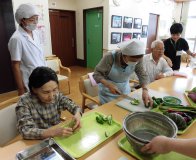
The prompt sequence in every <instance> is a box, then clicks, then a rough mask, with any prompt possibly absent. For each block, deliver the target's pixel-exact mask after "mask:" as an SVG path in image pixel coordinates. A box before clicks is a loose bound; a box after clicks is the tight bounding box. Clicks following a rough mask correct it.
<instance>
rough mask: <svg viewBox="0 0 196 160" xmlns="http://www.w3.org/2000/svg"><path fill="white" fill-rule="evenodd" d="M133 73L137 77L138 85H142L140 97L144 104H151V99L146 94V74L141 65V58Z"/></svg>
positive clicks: (147, 81)
mask: <svg viewBox="0 0 196 160" xmlns="http://www.w3.org/2000/svg"><path fill="white" fill-rule="evenodd" d="M135 73H136V74H137V76H138V78H139V82H140V85H141V87H142V99H143V101H144V104H145V106H149V103H150V106H152V99H151V97H150V96H149V94H148V89H147V84H148V83H149V80H148V75H147V73H146V72H145V70H144V67H143V59H141V60H140V61H139V62H138V64H137V65H136V66H135Z"/></svg>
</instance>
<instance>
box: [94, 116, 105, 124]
mask: <svg viewBox="0 0 196 160" xmlns="http://www.w3.org/2000/svg"><path fill="white" fill-rule="evenodd" d="M96 121H97V122H98V123H100V124H103V123H104V121H103V118H102V116H101V115H99V116H97V117H96Z"/></svg>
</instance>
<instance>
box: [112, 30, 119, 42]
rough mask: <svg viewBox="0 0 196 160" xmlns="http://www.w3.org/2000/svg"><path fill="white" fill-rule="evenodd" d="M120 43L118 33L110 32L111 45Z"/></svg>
mask: <svg viewBox="0 0 196 160" xmlns="http://www.w3.org/2000/svg"><path fill="white" fill-rule="evenodd" d="M120 42H121V33H120V32H111V44H117V43H120Z"/></svg>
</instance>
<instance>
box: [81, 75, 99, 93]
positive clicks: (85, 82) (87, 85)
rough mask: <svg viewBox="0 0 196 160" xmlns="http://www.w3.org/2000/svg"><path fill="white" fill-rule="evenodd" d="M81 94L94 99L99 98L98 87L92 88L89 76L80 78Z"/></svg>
mask: <svg viewBox="0 0 196 160" xmlns="http://www.w3.org/2000/svg"><path fill="white" fill-rule="evenodd" d="M80 92H81V93H82V92H83V93H86V94H88V95H90V96H92V97H96V96H98V87H97V86H92V84H91V81H90V79H89V78H88V75H85V76H82V77H81V78H80Z"/></svg>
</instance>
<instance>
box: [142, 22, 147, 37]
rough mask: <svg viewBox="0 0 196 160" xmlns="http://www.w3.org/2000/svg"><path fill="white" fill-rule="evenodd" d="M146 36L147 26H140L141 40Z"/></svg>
mask: <svg viewBox="0 0 196 160" xmlns="http://www.w3.org/2000/svg"><path fill="white" fill-rule="evenodd" d="M147 35H148V26H147V25H142V35H141V37H142V38H146V37H147Z"/></svg>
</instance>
